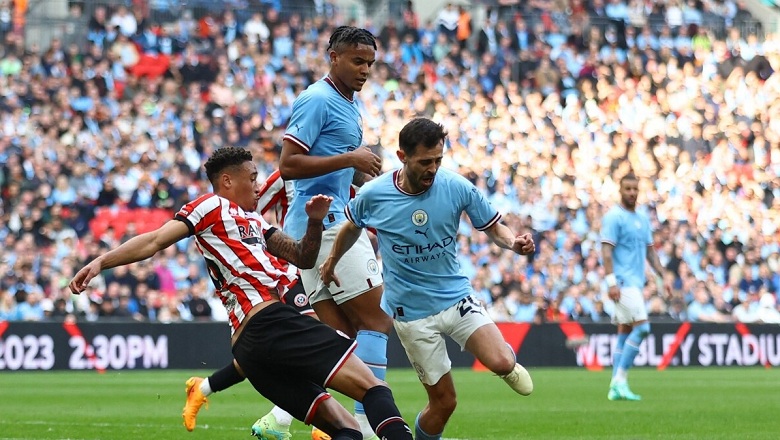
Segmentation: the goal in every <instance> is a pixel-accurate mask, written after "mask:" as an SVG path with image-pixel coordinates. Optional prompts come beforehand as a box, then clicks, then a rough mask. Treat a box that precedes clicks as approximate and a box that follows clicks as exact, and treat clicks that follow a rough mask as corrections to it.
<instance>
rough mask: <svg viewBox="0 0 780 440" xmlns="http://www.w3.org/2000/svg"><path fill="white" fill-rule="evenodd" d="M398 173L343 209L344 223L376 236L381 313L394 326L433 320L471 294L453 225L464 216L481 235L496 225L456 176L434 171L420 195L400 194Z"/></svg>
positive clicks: (494, 215)
mask: <svg viewBox="0 0 780 440" xmlns="http://www.w3.org/2000/svg"><path fill="white" fill-rule="evenodd" d="M398 173H399V170H395V171H391V172H388V173H385V174H383V175H381V176H380V177H377V178H376V179H374V180H372V181H370V182H368V183H366V184H365V185H364V186H363V188H361V190H360V192H358V194H357V196H356V197H355V199H353V200H352V201H350V202H349V204H348V205H347V210H346V214H347V218H348V219H349V220H350V221H352V222H353V223H354V224H355V225H357V226H358V227H361V228H365V227H372V228H374V229H376V231H377V237H378V239H379V252H380V254H381V256H382V265H383V276H384V280H385V291H384V295H382V308H383V309H384V310H385V312H387V313H388V314H390V315H392V316H394V317H395V318H396V319H398V320H399V321H413V320H416V319H421V318H425V317H427V316H431V315H435V314H437V313H439V312H441V311H442V310H445V309H447V308H449V307H451V306H452V305H454V304H456V303H457V302H458V301H460V300H461V299H463V298H465V297H466V296H468V295H470V294H471V293H472V291H473V290H472V287H471V282H470V281H469V279H468V277H466V276H465V275H464V274H463V273H462V272H461V270H460V264H459V263H458V242H457V234H458V224H459V220H460V218H461V214H462V213H463V212H464V211H465V212H466V214H468V216H469V218H470V219H471V223H472V224H473V225H474V226H475V227H476V228H477V229H478V230H481V231H484V230H486V229H488V228H490V227H491V226H493V225H494V224H496V222H498V221H499V220H500V219H501V215H500V214H499V213H498V212H497V211H496V210H495V209H494V208H493V207H492V206H491V205H490V203H489V202H488V200H487V199H486V198H485V197H484V195H483V194H482V193H481V192H480V191H479V190H478V189H477V188H476V187H475V186H474V185H472V184H471V182H469V181H468V180H466V179H465V178H464V177H462V176H460V175H459V174H457V173H455V172H453V171H449V170H446V169H443V168H440V169H439V171H438V173H437V174H436V178H435V179H434V183H433V185H432V186H431V187H430V188H429V189H428V190H427V191H425V192H423V193H421V194H409V193H407V192H404V191H403V190H402V189H401V188H400V187H399V186H398V183H397V176H398Z"/></svg>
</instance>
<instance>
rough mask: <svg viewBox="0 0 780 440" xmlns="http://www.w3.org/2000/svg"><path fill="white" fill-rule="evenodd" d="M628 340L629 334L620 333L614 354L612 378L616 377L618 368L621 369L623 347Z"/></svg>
mask: <svg viewBox="0 0 780 440" xmlns="http://www.w3.org/2000/svg"><path fill="white" fill-rule="evenodd" d="M626 339H628V333H618V335H617V344H615V351H614V353H612V377H615V374H617V370H618V367H620V356H622V355H623V346H625V345H626Z"/></svg>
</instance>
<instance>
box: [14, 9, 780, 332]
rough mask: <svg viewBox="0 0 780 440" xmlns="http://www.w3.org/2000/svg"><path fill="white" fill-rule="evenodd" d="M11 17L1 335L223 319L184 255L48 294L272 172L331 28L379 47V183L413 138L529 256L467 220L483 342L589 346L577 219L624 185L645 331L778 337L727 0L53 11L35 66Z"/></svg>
mask: <svg viewBox="0 0 780 440" xmlns="http://www.w3.org/2000/svg"><path fill="white" fill-rule="evenodd" d="M21 3H26V2H23V1H20V0H16V1H9V0H0V35H1V36H2V42H3V45H2V54H1V55H2V59H1V60H0V320H50V319H55V320H56V319H66V318H67V319H78V320H90V321H91V320H104V319H135V320H148V321H157V322H174V321H180V320H224V319H226V316H225V315H224V309H223V307H222V306H221V304H220V303H219V301H218V300H217V299H215V296H214V294H213V286H212V285H211V282H210V281H209V277H208V276H207V272H206V268H205V265H204V263H203V261H202V258H201V257H200V256H199V254H198V252H197V251H196V249H195V247H194V245H193V242H192V241H183V242H181V243H179V244H178V245H175V246H172V247H170V248H169V249H167V250H166V251H165V252H162V253H160V254H159V255H156V256H155V257H153V258H151V259H149V260H148V261H146V262H143V263H139V264H134V265H132V266H130V267H129V268H117V269H114V270H112V271H107V272H105V273H104V276H103V277H99V278H98V280H97V282H95V283H93V284H92V285H91V286H90V287H89V288H88V290H87V291H86V292H85V293H84V294H82V295H78V296H75V295H71V294H70V292H69V291H68V288H67V283H68V281H69V280H70V278H71V277H72V276H73V274H74V273H75V271H76V270H78V269H79V268H80V267H81V266H82V265H83V264H84V263H85V262H86V261H88V260H90V259H91V258H93V257H94V256H96V255H97V254H99V253H101V252H103V251H105V250H106V249H110V248H112V247H114V246H116V245H117V244H118V243H121V242H123V241H125V240H127V239H128V238H129V237H132V236H133V235H135V234H137V233H139V232H144V231H146V230H149V229H151V228H154V227H156V226H158V225H159V224H161V222H163V221H165V220H167V219H170V218H171V216H172V215H173V213H174V212H175V211H176V210H177V209H178V208H179V207H180V206H181V205H182V204H184V203H186V202H187V201H188V200H190V199H192V198H194V197H196V196H198V195H200V194H202V193H205V192H207V191H209V189H210V187H209V184H208V181H207V179H206V177H205V173H204V171H203V168H202V163H203V162H204V160H205V158H207V157H208V156H209V154H210V153H211V152H212V151H214V149H216V148H219V147H221V146H225V145H237V146H242V147H245V148H248V149H249V150H251V151H252V152H253V153H254V156H255V158H256V160H257V164H258V167H259V169H260V170H261V174H262V175H261V178H264V177H265V175H267V174H270V173H271V172H272V171H273V170H274V169H275V168H276V166H277V161H278V154H279V151H280V142H281V136H282V134H283V132H284V128H285V124H286V121H287V120H288V118H289V115H290V112H291V106H292V103H293V100H294V99H295V97H296V96H297V94H298V93H300V92H301V91H302V90H304V89H305V88H306V87H307V86H308V85H309V84H311V83H312V82H313V81H316V80H317V79H319V78H321V77H322V76H323V75H324V74H325V73H326V72H327V69H328V64H327V61H326V56H325V48H326V46H327V40H328V36H329V35H330V32H331V30H332V29H334V28H335V26H337V25H341V24H347V23H353V24H359V25H362V26H363V27H366V28H368V29H369V30H371V31H372V32H373V33H374V34H375V35H376V36H377V38H378V42H379V50H378V55H377V56H378V59H377V63H376V64H375V66H374V69H373V72H372V77H371V79H370V81H369V82H368V83H366V85H365V87H364V89H363V91H362V92H360V93H359V96H358V99H359V103H360V106H361V109H362V113H363V125H364V141H365V143H366V144H367V145H369V146H371V148H372V149H374V150H375V151H376V152H377V153H378V154H381V155H382V156H383V157H384V159H385V168H386V169H392V168H395V167H397V166H399V164H398V162H397V160H396V158H395V154H394V153H395V150H396V148H397V147H396V145H397V134H398V132H399V130H400V128H401V127H402V126H403V125H404V123H405V122H406V121H408V120H409V119H410V118H412V117H415V116H427V117H430V118H433V119H434V120H436V121H438V122H441V123H442V124H444V125H445V127H446V128H447V129H448V131H449V145H448V148H447V151H446V157H445V163H444V166H445V167H447V168H450V169H454V170H457V171H458V172H460V173H461V174H463V175H465V176H466V177H467V178H468V179H470V180H471V181H472V182H474V183H475V184H476V185H477V186H478V187H479V188H480V189H481V190H483V191H484V192H485V193H486V194H487V195H488V197H489V199H490V200H491V202H492V203H493V204H494V205H495V206H496V207H497V208H498V209H499V210H500V211H501V212H503V213H504V214H505V216H504V219H505V222H506V223H507V224H508V225H509V226H510V227H512V228H513V229H515V230H517V231H521V232H522V231H530V232H532V233H533V234H534V236H535V238H536V242H537V249H538V251H537V253H536V255H533V256H532V257H519V256H514V255H510V254H509V253H507V252H505V251H502V250H500V249H499V248H497V247H495V246H493V245H491V244H490V243H489V242H488V240H487V237H486V236H485V235H484V234H481V233H476V231H475V230H474V229H473V228H472V227H471V225H470V224H469V223H468V222H467V220H466V219H464V221H463V224H462V227H461V230H460V241H459V255H460V257H459V258H460V263H461V266H462V268H463V271H464V272H465V273H466V274H467V275H468V276H469V277H470V278H471V279H472V281H473V285H474V288H475V290H476V292H477V294H478V296H479V298H480V299H481V300H482V301H484V303H485V304H486V305H487V307H488V309H489V311H490V313H491V314H492V316H493V318H494V319H495V320H497V321H517V322H537V323H539V322H554V321H561V320H579V321H596V322H609V314H610V313H611V310H612V307H613V305H612V303H611V302H610V301H609V299H608V298H607V296H606V286H605V284H604V280H603V278H604V272H603V269H602V267H601V265H600V260H599V251H600V243H599V229H600V221H601V217H602V215H603V214H604V213H605V212H606V210H607V209H609V207H610V206H612V205H613V204H614V203H616V202H617V200H618V192H617V183H616V182H618V180H619V179H620V178H621V177H622V176H623V175H625V174H626V173H628V172H630V171H631V172H633V173H635V174H637V175H638V176H639V178H640V180H641V181H640V200H639V202H640V203H642V204H643V205H644V208H643V209H645V210H646V212H647V214H648V215H649V216H650V218H651V221H652V225H653V227H654V228H655V233H654V240H655V243H656V249H657V251H658V253H659V255H660V257H661V261H662V263H663V264H664V266H665V268H666V272H665V273H664V275H663V276H664V277H665V278H668V279H669V280H671V281H672V284H673V286H674V289H673V291H672V292H665V291H663V289H661V288H659V287H658V286H657V285H656V283H654V282H652V281H651V282H649V283H648V286H647V287H646V289H645V296H646V300H647V304H648V307H649V311H650V315H651V320H677V321H685V320H689V321H697V322H698V321H701V322H727V321H742V322H775V323H780V311H779V309H778V306H777V295H778V294H779V292H780V75H778V74H775V72H776V71H777V70H778V69H780V37H778V36H777V35H775V34H774V33H773V32H768V31H766V30H764V29H763V27H762V26H761V25H760V23H759V22H758V21H757V20H755V18H754V17H752V16H751V14H750V12H748V11H747V10H746V9H745V5H744V4H743V3H742V2H741V0H737V1H733V0H687V1H679V0H668V1H664V0H630V1H624V0H606V1H604V0H530V1H522V2H519V1H503V0H502V1H500V2H493V3H495V4H487V9H486V13H485V14H480V17H479V20H478V19H477V17H476V15H475V16H472V13H473V10H472V9H471V8H470V7H464V6H457V5H447V6H445V7H444V8H443V9H442V10H441V11H440V12H439V13H438V14H437V15H435V16H433V17H432V18H431V19H429V20H428V19H426V20H421V18H420V17H419V15H418V14H417V13H416V12H415V8H414V4H413V2H392V6H393V8H394V9H393V11H394V13H392V14H390V15H389V16H388V17H389V18H387V19H385V20H383V21H382V22H372V21H371V20H365V21H363V22H360V23H358V22H355V21H354V19H353V18H352V17H350V15H349V14H348V11H344V10H341V9H339V8H338V7H337V6H336V5H335V4H333V3H331V2H329V1H323V0H317V1H313V2H311V1H298V2H287V1H284V2H282V1H278V0H277V1H274V0H270V1H250V0H243V1H242V0H231V1H224V2H213V1H212V2H205V1H188V2H186V4H183V3H182V2H179V1H174V0H148V1H144V0H133V1H127V2H121V1H116V2H108V3H100V2H91V1H90V2H78V1H71V2H70V3H69V8H70V9H69V20H71V22H72V23H73V24H74V25H73V26H72V27H70V28H69V31H68V32H66V33H65V34H64V35H63V36H62V37H61V38H60V37H58V38H54V39H51V40H49V41H46V42H45V44H39V43H37V42H35V43H30V42H27V41H25V39H24V32H23V30H24V26H25V23H24V14H21V15H20V14H19V13H18V8H19V6H20V4H21ZM488 3H490V2H488ZM14 8H16V9H14ZM483 10H484V8H483ZM269 220H271V219H269ZM649 279H650V280H653V278H652V277H650V278H649Z"/></svg>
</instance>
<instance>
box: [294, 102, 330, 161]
mask: <svg viewBox="0 0 780 440" xmlns="http://www.w3.org/2000/svg"><path fill="white" fill-rule="evenodd" d="M307 92H308V93H307ZM307 92H304V93H301V94H300V95H299V96H298V98H297V99H296V100H295V102H294V103H293V108H292V116H291V117H290V122H289V123H288V124H287V130H286V131H285V133H284V140H288V141H290V142H292V143H294V144H295V145H298V146H299V147H301V148H303V149H304V150H305V151H306V152H307V153H308V152H309V151H310V150H311V148H312V146H313V145H314V141H315V140H316V139H317V138H318V137H319V135H320V132H321V131H322V127H323V126H324V125H325V120H326V118H327V107H326V103H327V100H326V98H325V96H321V95H319V94H317V93H314V92H311V91H310V90H308V91H307Z"/></svg>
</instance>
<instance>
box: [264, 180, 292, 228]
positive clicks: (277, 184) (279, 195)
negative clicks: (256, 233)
mask: <svg viewBox="0 0 780 440" xmlns="http://www.w3.org/2000/svg"><path fill="white" fill-rule="evenodd" d="M294 194H295V190H294V189H293V184H292V182H290V181H286V180H282V174H281V173H280V172H279V170H276V171H274V172H273V173H271V175H270V176H268V178H267V179H265V183H264V184H263V186H262V187H261V188H260V200H258V201H257V210H258V211H259V212H260V214H265V213H266V212H268V211H271V212H272V213H273V214H274V218H275V219H276V223H277V224H279V226H284V216H285V215H287V207H288V206H289V204H290V201H291V200H292V198H293V195H294Z"/></svg>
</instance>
